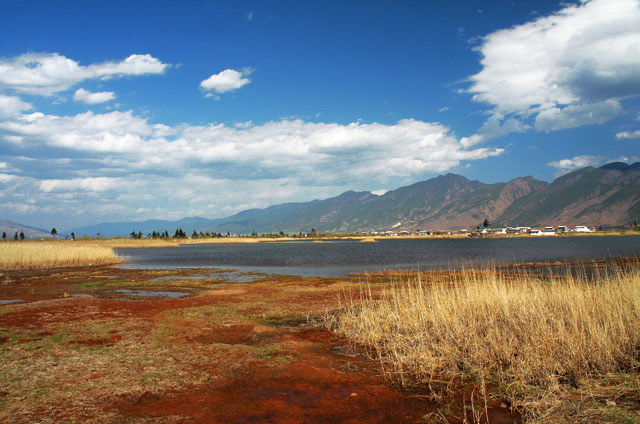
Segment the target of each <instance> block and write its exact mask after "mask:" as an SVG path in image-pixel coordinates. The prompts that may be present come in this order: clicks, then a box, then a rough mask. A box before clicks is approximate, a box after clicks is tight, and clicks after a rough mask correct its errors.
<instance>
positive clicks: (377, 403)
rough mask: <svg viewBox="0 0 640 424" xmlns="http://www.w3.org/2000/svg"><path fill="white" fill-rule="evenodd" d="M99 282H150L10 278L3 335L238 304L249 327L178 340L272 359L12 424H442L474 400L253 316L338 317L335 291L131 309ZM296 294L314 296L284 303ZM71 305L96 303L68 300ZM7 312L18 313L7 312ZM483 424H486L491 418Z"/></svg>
mask: <svg viewBox="0 0 640 424" xmlns="http://www.w3.org/2000/svg"><path fill="white" fill-rule="evenodd" d="M98 277H99V278H112V279H113V278H119V279H123V280H127V281H131V284H130V286H131V287H135V286H136V282H143V281H147V280H149V279H151V278H154V276H153V275H151V274H150V273H149V272H147V271H143V270H137V271H136V270H122V269H118V268H115V267H102V268H91V269H68V270H51V271H29V272H23V273H20V272H10V273H4V274H2V275H0V299H5V300H8V299H21V300H23V301H24V303H16V304H10V305H0V331H2V332H5V333H7V334H9V333H11V332H19V331H24V330H26V329H28V330H31V331H32V332H31V333H30V334H31V335H30V336H29V337H30V338H29V339H25V342H27V341H29V342H32V341H34V340H37V339H39V338H40V339H42V338H46V337H50V336H51V334H53V333H55V330H56V326H58V325H65V324H69V323H77V324H82V322H83V321H87V322H88V320H109V319H127V320H134V321H135V322H137V321H140V322H143V323H145V324H144V325H146V326H148V327H149V328H153V326H154V325H155V324H156V323H157V322H159V320H160V318H161V317H162V315H161V314H162V313H163V312H165V311H172V312H175V311H178V312H175V314H176V316H180V315H179V313H180V311H184V310H187V308H189V310H193V308H198V307H211V306H221V307H222V306H225V307H226V306H229V305H235V306H237V307H238V310H239V311H241V312H243V313H246V317H244V318H242V319H238V318H236V322H233V323H231V324H228V323H227V324H221V323H216V322H211V323H202V322H199V323H196V321H194V319H191V318H190V319H186V318H185V319H184V320H182V319H181V318H176V322H175V323H174V324H175V325H176V326H177V327H178V328H180V332H179V337H178V339H177V340H178V341H179V342H180V343H181V344H183V345H185V346H189V347H191V348H192V349H193V350H194V351H197V349H198V348H199V347H200V346H207V345H211V344H215V343H217V344H222V345H224V346H243V347H248V348H269V347H273V346H276V347H277V349H273V353H272V354H267V355H265V356H264V357H262V358H259V359H252V360H247V359H246V358H244V357H242V356H241V355H239V356H238V358H237V364H235V365H236V366H229V369H228V370H221V367H220V365H219V363H220V361H221V360H225V359H226V360H231V361H234V360H236V359H235V358H213V357H206V356H202V357H201V358H200V359H199V361H200V362H199V363H198V364H197V365H198V369H200V370H201V373H203V376H204V377H205V378H203V379H202V381H204V384H202V383H201V384H198V385H193V386H190V387H188V388H186V389H168V390H161V391H157V392H156V391H151V390H149V391H144V392H142V393H140V392H135V391H132V392H130V393H127V392H124V393H122V392H121V393H119V394H117V395H115V394H114V395H113V396H106V397H105V398H104V399H93V400H92V399H88V400H87V401H86V402H85V404H86V407H85V408H84V409H83V410H82V415H78V413H76V412H72V411H69V410H67V409H66V406H65V405H62V404H55V402H54V403H51V402H49V401H48V400H41V401H40V402H41V404H39V405H36V406H35V407H33V405H31V406H30V407H33V410H34V411H37V414H39V415H37V416H33V415H29V418H24V417H23V418H22V419H16V421H15V422H29V421H31V420H35V421H41V422H61V421H62V422H79V421H90V422H126V423H135V422H185V423H419V422H439V421H438V420H439V419H440V418H437V417H438V416H439V415H438V414H440V415H442V408H441V407H442V404H443V402H444V403H449V404H453V405H455V406H457V408H458V409H457V410H458V411H463V410H464V403H465V396H466V397H467V399H466V402H468V394H467V393H463V391H460V392H458V393H452V394H451V395H450V396H449V398H448V399H445V400H444V401H441V403H440V404H436V403H434V402H433V401H431V400H430V396H429V395H428V393H427V392H426V390H417V389H413V390H409V389H403V388H400V387H398V386H397V385H396V384H394V383H393V381H391V380H390V379H388V378H386V377H385V376H384V375H383V373H382V370H381V368H380V365H379V363H378V362H377V361H375V360H372V359H368V358H366V357H365V356H363V355H361V354H359V353H358V352H357V351H354V350H352V348H350V347H349V343H348V341H347V340H344V339H342V338H341V337H339V336H337V335H335V334H333V333H330V332H327V331H325V330H323V329H321V328H314V327H312V326H310V325H309V324H306V323H304V320H302V319H301V320H295V319H292V320H282V321H278V320H277V319H275V318H273V317H267V318H265V319H264V320H263V321H262V322H257V319H256V316H258V314H259V313H260V312H262V311H266V312H268V311H269V310H270V309H269V308H270V307H272V306H273V305H279V306H281V305H286V306H287V307H289V306H291V308H292V310H295V311H296V316H304V311H305V310H308V311H309V313H317V312H318V311H321V310H322V308H325V307H328V308H332V307H336V302H337V295H336V293H337V289H336V290H335V291H331V286H332V284H334V283H335V281H333V280H327V279H325V280H322V279H316V280H309V279H295V278H291V279H287V280H286V281H278V280H274V281H270V282H267V283H265V282H261V283H242V284H240V283H230V284H222V285H217V286H214V287H212V288H211V289H210V290H206V289H197V290H196V289H193V290H191V292H192V296H190V297H185V298H180V299H166V298H140V299H136V300H132V299H129V298H118V297H117V296H115V295H112V294H106V293H103V292H105V291H100V290H98V289H92V290H88V289H86V288H85V287H83V286H81V283H83V282H87V281H92V280H95V279H96V278H98ZM170 285H171V282H163V283H162V286H163V287H162V289H163V290H170V289H169V288H167V287H166V286H170ZM298 286H305V287H313V288H314V289H318V291H314V290H309V291H305V292H295V293H292V294H291V296H283V294H286V293H287V290H291V289H292V288H295V287H298ZM176 289H177V288H176ZM181 290H182V291H184V288H181ZM73 294H90V295H92V296H91V297H88V296H87V297H73V296H72V295H73ZM276 294H278V295H277V296H276ZM252 296H253V298H256V297H258V298H261V299H263V301H264V306H263V305H262V304H258V305H256V304H255V302H253V303H251V304H247V306H246V307H244V306H242V305H243V302H245V300H246V299H248V298H251V297H252ZM241 306H242V307H241ZM7 307H10V308H11V309H5V310H4V311H3V308H7ZM172 316H173V315H172ZM164 319H166V318H164ZM205 324H206V325H205ZM126 331H127V330H126V329H119V328H114V329H113V330H111V331H110V332H108V335H107V336H104V335H103V336H100V337H77V338H74V339H71V340H65V341H63V342H61V343H65V344H66V346H73V345H79V346H90V347H104V348H110V347H117V346H118V343H123V342H124V341H126V340H127V337H128V336H127V333H126ZM0 334H1V333H0ZM7 343H8V337H0V350H2V349H3V348H4V347H3V346H5V345H7ZM269 355H271V356H269ZM177 359H178V360H179V359H180V358H177ZM107 371H108V369H107V370H102V371H98V372H93V373H90V374H88V375H87V376H86V379H87V380H93V381H101V379H104V378H107ZM131 372H135V370H131ZM0 383H1V382H0ZM0 387H1V384H0ZM21 396H22V397H25V396H30V394H29V393H10V392H7V391H4V390H3V391H1V392H0V398H4V399H5V400H6V401H5V402H0V411H1V410H2V408H3V407H4V406H3V405H7V404H8V403H9V402H12V401H15V402H20V401H21V400H20V398H21ZM53 399H55V397H54V398H53ZM34 402H37V401H34ZM91 405H93V406H91ZM454 410H455V408H454ZM438 411H440V412H438ZM447 411H451V408H449V409H447ZM488 412H489V422H491V423H512V422H519V418H518V416H517V415H514V414H512V413H510V412H509V410H508V409H507V408H505V407H504V405H502V406H501V405H500V403H499V402H492V403H490V404H489V408H488ZM74 414H75V415H74ZM462 415H463V413H462V412H459V413H450V415H448V416H446V418H447V420H449V422H451V423H455V422H463V418H464V417H463V416H462ZM466 418H467V419H470V418H471V417H470V416H467V417H466ZM1 420H2V419H1V418H0V421H1ZM482 421H483V422H486V417H483V418H482ZM440 422H441V421H440Z"/></svg>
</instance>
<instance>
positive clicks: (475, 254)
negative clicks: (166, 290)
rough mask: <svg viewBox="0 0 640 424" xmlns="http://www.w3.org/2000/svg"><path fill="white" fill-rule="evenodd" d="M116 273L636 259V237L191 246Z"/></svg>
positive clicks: (305, 272) (128, 252)
mask: <svg viewBox="0 0 640 424" xmlns="http://www.w3.org/2000/svg"><path fill="white" fill-rule="evenodd" d="M117 253H118V255H120V256H124V257H126V259H127V260H128V262H127V263H124V264H122V265H120V267H122V268H138V269H140V268H142V269H176V268H233V269H237V270H239V271H243V272H263V273H268V274H290V275H301V276H324V277H342V276H347V275H349V274H351V273H362V272H373V271H381V270H394V269H421V270H432V269H455V268H459V267H462V266H470V265H473V266H482V265H498V266H500V265H509V264H519V263H527V262H546V263H549V262H551V263H553V262H561V263H570V262H580V261H588V260H595V259H607V258H615V257H640V237H635V236H606V237H603V236H593V237H588V236H584V237H541V238H533V237H530V238H486V239H481V238H478V239H383V240H379V241H378V242H376V243H361V242H359V241H354V240H326V241H323V242H322V243H314V242H310V241H293V242H278V241H274V242H265V243H237V244H236V243H233V244H198V245H182V246H180V247H166V248H148V249H147V248H145V249H117Z"/></svg>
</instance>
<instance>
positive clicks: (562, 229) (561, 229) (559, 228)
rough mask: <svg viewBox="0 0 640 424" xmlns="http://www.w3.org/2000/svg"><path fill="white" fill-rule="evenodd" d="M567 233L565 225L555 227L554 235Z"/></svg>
mask: <svg viewBox="0 0 640 424" xmlns="http://www.w3.org/2000/svg"><path fill="white" fill-rule="evenodd" d="M567 231H569V229H568V228H567V226H566V225H558V226H557V227H556V233H566V232H567Z"/></svg>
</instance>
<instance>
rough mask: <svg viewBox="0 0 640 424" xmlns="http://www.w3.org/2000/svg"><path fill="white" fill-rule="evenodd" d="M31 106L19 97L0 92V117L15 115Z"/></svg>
mask: <svg viewBox="0 0 640 424" xmlns="http://www.w3.org/2000/svg"><path fill="white" fill-rule="evenodd" d="M31 108H32V107H31V105H30V104H29V103H27V102H24V101H22V99H20V98H19V97H14V96H4V95H2V94H0V117H3V116H4V117H11V116H16V115H19V114H20V113H21V112H23V111H25V110H29V109H31Z"/></svg>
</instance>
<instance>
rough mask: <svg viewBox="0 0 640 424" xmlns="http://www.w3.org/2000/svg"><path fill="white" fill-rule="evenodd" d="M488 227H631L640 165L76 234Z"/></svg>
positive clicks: (445, 179)
mask: <svg viewBox="0 0 640 424" xmlns="http://www.w3.org/2000/svg"><path fill="white" fill-rule="evenodd" d="M485 219H487V220H489V222H490V223H491V225H492V226H494V227H498V226H523V225H526V226H547V225H550V226H558V225H567V226H575V225H588V226H613V227H615V226H625V225H630V224H633V223H634V222H637V221H638V220H640V162H636V163H634V164H632V165H628V164H625V163H622V162H614V163H610V164H607V165H605V166H602V167H600V168H593V167H586V168H581V169H578V170H576V171H573V172H570V173H568V174H565V175H563V176H561V177H559V178H557V179H556V180H555V181H553V182H552V183H547V182H544V181H539V180H536V179H535V178H532V177H520V178H515V179H513V180H511V181H508V182H504V183H495V184H485V183H482V182H480V181H472V180H469V179H467V178H465V177H463V176H460V175H456V174H446V175H441V176H439V177H436V178H432V179H429V180H426V181H420V182H417V183H415V184H411V185H408V186H405V187H400V188H398V189H396V190H392V191H388V192H386V193H384V194H383V195H376V194H373V193H371V192H368V191H362V192H354V191H347V192H345V193H342V194H341V195H339V196H336V197H332V198H329V199H324V200H313V201H310V202H296V203H283V204H279V205H274V206H269V207H268V208H265V209H250V210H246V211H242V212H240V213H237V214H235V215H232V216H229V217H226V218H221V219H208V218H201V217H192V218H184V219H181V220H179V221H163V220H149V221H143V222H113V223H101V224H97V225H92V226H86V227H79V228H74V229H70V230H68V231H66V232H64V233H62V234H61V235H62V236H64V235H68V234H70V233H71V232H74V233H75V234H76V235H77V236H81V235H89V236H95V235H97V234H101V235H103V236H105V237H112V236H128V235H129V234H130V233H131V232H132V231H135V232H143V233H145V234H147V233H150V232H152V231H158V232H164V231H168V232H169V233H170V234H171V235H173V233H174V232H175V230H176V229H178V228H181V229H182V230H184V231H185V232H186V233H187V234H191V233H192V232H193V231H194V230H195V231H198V232H200V231H202V232H217V233H227V232H229V233H234V234H250V233H252V232H254V231H255V232H257V233H272V232H280V231H284V232H287V233H298V232H310V231H311V230H312V229H315V230H316V231H318V232H357V231H382V230H390V229H393V230H396V231H400V230H409V231H414V230H451V229H462V228H466V229H470V228H475V227H477V226H479V225H482V223H483V222H484V220H485ZM21 230H24V232H25V235H26V236H27V237H28V238H34V237H46V236H49V235H50V234H49V232H47V231H45V230H41V229H37V228H32V227H27V226H24V225H20V224H17V223H14V222H11V221H6V220H2V221H0V231H6V232H7V235H8V236H9V237H11V236H13V234H14V232H15V231H18V232H19V231H21Z"/></svg>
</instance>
